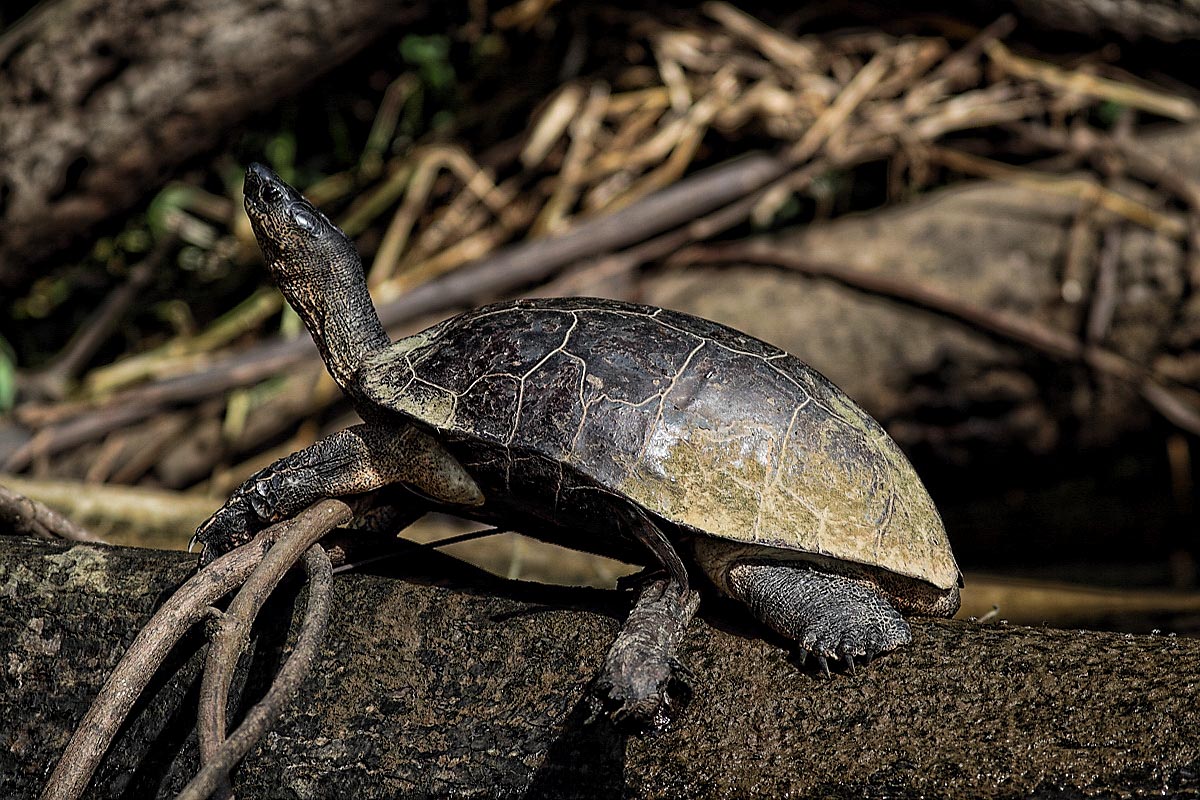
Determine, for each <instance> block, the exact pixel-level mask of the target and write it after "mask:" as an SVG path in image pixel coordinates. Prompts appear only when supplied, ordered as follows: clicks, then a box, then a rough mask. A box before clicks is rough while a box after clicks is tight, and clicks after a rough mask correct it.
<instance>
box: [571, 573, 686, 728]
mask: <svg viewBox="0 0 1200 800" xmlns="http://www.w3.org/2000/svg"><path fill="white" fill-rule="evenodd" d="M699 603H700V597H699V595H698V594H697V593H696V592H695V591H693V590H690V589H685V588H683V587H681V586H680V585H679V584H678V583H677V582H676V581H674V580H672V579H660V580H653V581H650V582H648V583H645V584H644V585H643V586H642V589H641V592H640V594H639V596H638V599H637V602H636V603H635V604H634V607H633V610H632V611H630V612H629V617H628V618H627V619H626V620H625V624H624V625H623V626H622V627H621V632H620V633H619V634H617V638H616V640H615V641H614V642H613V644H612V647H611V648H609V651H608V655H607V656H605V658H604V667H603V669H602V671H601V673H600V676H599V677H598V678H597V679H596V684H595V687H594V690H593V691H594V698H595V701H596V703H595V706H596V710H603V711H606V712H607V713H608V715H609V716H610V717H611V718H612V720H613V722H614V723H615V724H616V726H617V727H618V728H620V729H623V730H629V731H633V732H637V733H643V732H657V731H660V730H662V729H664V728H665V727H666V726H667V725H668V724H669V723H670V721H671V718H672V715H673V713H674V712H675V710H676V708H677V706H679V705H682V703H683V702H684V701H686V698H687V694H688V690H687V686H686V683H684V681H683V675H685V674H686V673H687V669H686V667H684V666H683V664H682V663H681V662H680V661H679V659H678V658H677V657H676V656H675V649H676V647H677V646H678V644H679V642H680V640H681V639H682V638H683V635H684V633H685V632H686V630H687V626H688V623H689V622H691V619H692V617H693V616H694V615H695V613H696V607H697V606H698V605H699Z"/></svg>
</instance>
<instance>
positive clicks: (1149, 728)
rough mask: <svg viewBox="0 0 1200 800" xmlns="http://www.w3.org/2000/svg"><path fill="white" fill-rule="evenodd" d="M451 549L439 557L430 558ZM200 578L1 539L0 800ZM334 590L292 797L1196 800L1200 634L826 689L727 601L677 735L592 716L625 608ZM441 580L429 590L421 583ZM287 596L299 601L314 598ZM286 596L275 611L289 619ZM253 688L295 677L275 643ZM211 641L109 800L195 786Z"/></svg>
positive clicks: (288, 763) (131, 750) (907, 656)
mask: <svg viewBox="0 0 1200 800" xmlns="http://www.w3.org/2000/svg"><path fill="white" fill-rule="evenodd" d="M431 558H433V557H431ZM192 564H193V561H192V560H191V559H189V558H187V557H185V556H183V555H180V554H176V553H163V552H155V551H146V550H132V549H120V548H105V547H101V546H94V545H77V546H74V547H70V546H67V545H62V544H52V543H44V542H37V541H33V540H18V539H11V538H5V539H0V593H2V594H3V596H4V597H5V603H6V611H5V613H4V614H3V615H0V648H2V649H3V652H5V653H6V654H7V656H6V661H5V665H4V673H3V684H4V685H3V692H2V693H0V719H3V720H4V721H5V722H4V725H3V728H2V729H0V738H2V742H0V743H2V745H3V746H0V795H3V796H5V797H13V798H23V797H32V796H34V795H35V794H36V793H37V791H38V790H39V788H40V784H41V781H42V780H44V778H45V775H46V774H47V773H48V770H49V768H50V766H51V765H52V763H53V761H54V760H55V759H56V758H57V756H58V754H59V753H60V752H61V750H62V748H63V746H64V744H65V742H66V739H67V737H68V735H69V732H70V729H71V727H72V725H74V724H75V723H76V722H77V721H78V720H79V718H80V717H81V716H82V714H83V712H84V710H85V708H86V707H87V705H88V704H89V703H90V702H91V699H92V698H93V697H94V696H95V694H96V691H97V690H98V688H99V686H100V684H101V682H102V681H103V679H104V677H105V675H106V674H107V672H108V671H109V670H110V669H111V668H112V666H113V665H114V664H115V663H116V661H117V659H118V658H119V657H120V655H121V653H122V651H123V649H124V648H125V647H126V646H127V645H128V644H129V642H130V641H131V640H132V639H133V637H134V635H135V633H136V631H137V629H138V627H139V626H140V625H141V624H142V623H143V622H144V621H145V620H146V619H147V618H148V616H149V615H150V613H151V612H152V610H153V608H154V606H155V605H156V603H157V602H159V601H160V599H161V598H162V596H163V594H164V593H165V592H167V591H170V590H171V589H172V588H173V587H174V586H176V585H178V583H179V582H181V581H182V580H183V578H184V577H185V576H186V575H187V574H188V572H189V570H190V569H191V566H192ZM407 569H408V571H409V575H408V579H406V580H395V579H392V578H385V577H378V576H344V577H339V578H338V579H337V581H336V582H335V598H334V608H333V616H332V620H331V626H330V627H331V636H330V639H329V640H328V641H327V642H326V644H325V647H324V652H323V654H322V655H321V656H319V657H318V663H317V665H316V668H315V669H314V670H313V673H312V676H311V677H310V679H309V681H308V683H307V684H306V685H305V687H304V688H303V689H302V693H301V696H300V697H299V698H298V699H297V701H296V703H295V705H294V707H293V708H292V709H291V711H290V712H289V713H287V714H286V715H285V717H284V719H283V721H282V722H281V724H280V726H279V727H278V728H277V729H276V730H275V731H274V732H272V733H270V734H268V735H267V737H266V738H265V739H264V740H263V742H262V744H261V745H260V746H259V747H258V748H257V749H256V750H255V751H253V752H252V753H251V755H250V756H249V758H248V759H247V761H246V762H245V764H244V765H243V766H242V767H241V769H240V770H239V771H238V772H237V773H236V776H235V788H236V790H237V791H238V792H239V795H240V796H244V797H256V798H273V797H297V796H299V797H327V796H356V797H404V798H425V797H446V796H456V797H457V796H463V797H514V796H525V797H561V798H571V797H605V798H607V797H637V798H659V797H662V798H705V797H733V796H751V795H754V796H765V797H779V796H793V797H854V798H860V797H881V796H885V795H886V796H892V797H895V796H917V795H921V796H926V797H986V798H1004V797H1014V798H1015V797H1029V796H1038V797H1049V796H1054V797H1079V796H1084V795H1085V794H1086V795H1087V796H1114V795H1117V794H1122V795H1137V794H1142V793H1146V794H1149V793H1156V794H1167V795H1171V796H1182V795H1185V794H1187V795H1191V794H1192V793H1196V792H1200V681H1198V680H1197V675H1200V642H1197V641H1195V640H1189V639H1182V638H1175V637H1169V636H1149V637H1146V636H1127V635H1117V634H1101V633H1088V632H1082V631H1054V630H1043V629H1035V628H1016V627H993V626H988V625H981V624H977V623H969V622H918V623H917V624H915V625H914V641H913V643H912V644H911V645H909V646H907V647H905V648H902V649H901V650H899V651H897V652H896V653H893V654H891V655H888V656H886V657H883V658H880V659H878V660H877V661H876V662H874V663H872V664H871V665H869V666H868V667H866V668H865V669H863V670H861V671H860V672H859V674H858V675H857V676H854V677H851V676H848V675H844V674H838V675H835V676H834V678H833V679H832V680H828V681H827V680H824V679H821V678H819V677H818V676H817V675H816V673H815V671H814V670H812V669H804V668H800V667H798V666H797V665H796V664H795V663H794V661H793V660H792V659H789V657H788V655H787V653H786V652H785V651H784V650H782V649H781V647H780V642H779V641H777V640H775V639H773V638H769V637H768V635H767V634H765V633H764V632H763V631H761V630H758V629H756V628H752V627H750V625H749V623H748V622H747V621H746V617H745V615H744V614H743V613H741V612H740V611H739V610H737V609H735V608H733V607H732V606H731V605H730V604H728V603H721V602H711V601H710V602H707V603H706V604H705V606H706V607H705V608H702V611H701V616H702V617H703V619H698V620H697V621H696V622H695V623H693V625H692V626H691V628H690V630H689V632H688V635H687V636H686V638H685V640H684V643H683V646H682V650H681V655H682V657H683V658H684V660H685V661H686V662H687V663H688V664H689V665H690V666H691V667H692V669H693V670H694V672H695V677H694V679H693V687H694V690H695V695H694V697H693V699H692V701H691V703H690V705H688V706H687V708H686V709H685V710H684V712H683V713H682V715H681V717H680V718H679V719H678V720H677V722H676V724H675V725H674V726H673V727H672V728H671V729H670V730H669V731H668V732H667V733H666V734H664V735H662V736H659V737H657V738H650V739H639V738H629V737H625V736H622V735H619V734H618V733H616V732H615V731H613V730H612V729H611V728H610V727H609V726H608V725H607V724H605V723H603V722H593V723H588V722H587V721H586V719H587V716H588V705H587V703H586V700H585V698H586V692H587V685H588V682H589V680H590V679H591V678H592V677H593V676H594V675H595V674H596V672H597V670H598V669H599V667H600V665H601V663H602V660H603V658H604V653H605V650H606V648H607V647H608V645H609V644H610V642H611V641H612V637H613V636H614V634H615V632H616V630H617V628H618V625H619V619H620V617H621V615H622V614H623V613H624V612H625V611H626V610H627V609H628V602H629V600H628V598H627V597H625V596H622V595H618V594H616V593H612V592H598V591H596V590H583V589H555V588H551V587H544V586H537V585H532V584H514V583H510V582H505V581H500V580H499V579H484V578H474V579H470V580H467V579H465V578H464V577H463V576H462V575H460V576H459V577H458V578H457V580H456V583H455V584H454V585H452V586H447V585H444V581H443V585H434V584H432V583H430V580H429V578H428V576H429V575H431V574H434V575H436V574H441V575H445V574H447V569H446V567H445V559H437V558H434V560H414V561H412V562H410V563H409V564H408V565H407ZM421 575H424V576H426V577H424V578H420V577H414V576H421ZM294 593H295V592H294V589H293V599H294ZM291 601H292V599H289V600H288V601H286V602H282V603H279V604H277V605H276V606H275V608H274V609H273V611H272V612H270V613H274V614H276V615H282V617H283V618H284V619H286V617H287V615H288V613H290V611H291V608H290V603H291ZM262 628H263V632H262V633H261V635H260V639H259V642H258V646H257V650H256V654H255V656H254V658H253V659H252V661H251V664H250V667H249V669H248V671H247V672H248V676H247V680H248V683H249V685H250V687H251V690H250V691H251V693H252V692H253V691H254V690H255V687H257V690H258V691H261V688H262V686H263V685H264V681H266V680H269V677H270V674H271V673H272V672H273V670H274V669H275V668H276V667H277V664H278V660H279V648H280V646H281V645H282V639H283V637H284V634H283V629H284V628H286V625H284V624H275V623H273V622H272V621H270V620H267V621H266V624H264V625H263V626H262ZM200 644H201V641H200V637H199V636H193V637H191V638H190V639H189V640H187V641H186V642H185V644H184V645H181V646H180V648H179V651H178V652H177V653H176V654H175V655H174V656H173V657H172V663H171V665H170V667H171V670H174V672H172V674H171V675H166V674H164V675H162V676H159V677H158V678H156V679H155V681H154V682H153V683H152V695H153V696H152V697H151V698H150V699H149V701H148V702H146V703H144V704H142V705H140V706H139V707H138V709H137V711H136V712H135V714H136V715H135V718H134V719H133V720H132V722H131V723H130V724H129V725H128V726H127V728H126V729H125V731H124V732H123V733H122V735H121V737H120V738H119V739H118V741H117V743H116V745H115V748H114V751H113V752H111V753H110V754H109V756H108V758H107V760H106V762H105V765H104V766H103V767H102V768H101V771H100V774H99V776H98V778H97V779H96V781H95V782H94V783H93V792H94V794H93V796H95V797H116V796H119V795H121V796H137V797H149V796H171V795H172V794H173V793H174V792H176V791H178V789H179V788H180V787H181V786H182V783H183V781H184V780H186V778H187V777H188V775H189V774H190V773H191V771H193V770H194V769H195V766H196V755H195V738H194V736H192V735H191V734H190V728H191V726H192V725H193V724H194V707H195V684H196V680H197V678H196V672H197V667H198V659H196V658H195V657H194V654H195V652H196V650H197V648H198V647H199V646H200Z"/></svg>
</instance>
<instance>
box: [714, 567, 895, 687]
mask: <svg viewBox="0 0 1200 800" xmlns="http://www.w3.org/2000/svg"><path fill="white" fill-rule="evenodd" d="M728 584H729V588H730V590H731V591H732V593H733V595H734V596H735V597H737V598H738V599H739V600H741V601H742V602H744V603H745V604H746V605H747V606H749V607H750V610H751V612H752V613H753V614H754V615H755V616H756V617H757V618H758V619H759V620H761V621H762V622H764V623H766V624H767V625H768V626H770V627H771V628H773V629H774V630H776V631H778V632H779V633H781V634H783V635H784V636H786V637H787V638H788V639H791V640H792V641H793V642H795V643H796V645H797V647H799V648H800V651H801V656H802V658H801V663H804V660H805V659H806V658H807V656H809V655H811V656H814V657H815V658H816V662H817V664H818V665H819V666H820V668H821V671H822V672H823V673H824V674H825V675H826V676H829V675H830V674H831V670H830V668H829V662H830V661H840V662H841V663H842V664H843V665H844V666H845V668H846V671H847V672H850V673H852V674H853V673H854V672H855V670H856V668H857V667H858V666H861V665H863V664H865V663H866V662H868V661H870V660H871V659H873V658H874V657H875V656H877V655H879V654H881V653H886V652H888V651H889V650H894V649H896V648H897V647H900V646H901V645H904V644H908V643H909V642H910V641H911V640H912V632H911V630H910V628H909V627H908V623H907V622H906V621H905V620H904V617H902V616H901V615H900V612H899V611H897V610H896V609H895V608H893V607H892V605H891V604H890V603H889V602H888V600H887V598H886V597H884V595H883V593H882V592H881V591H879V589H877V588H875V586H874V585H872V584H871V583H869V582H868V581H865V580H861V579H857V578H850V577H846V576H844V575H835V574H832V573H828V572H822V571H820V570H817V569H814V568H812V567H809V566H807V565H804V564H752V563H738V564H734V565H733V566H732V567H731V568H730V570H729V577H728Z"/></svg>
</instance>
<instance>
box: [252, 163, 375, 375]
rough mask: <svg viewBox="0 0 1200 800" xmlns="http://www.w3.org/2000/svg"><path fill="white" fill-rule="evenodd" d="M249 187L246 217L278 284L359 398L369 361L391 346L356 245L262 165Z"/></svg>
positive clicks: (332, 371) (329, 363) (334, 369)
mask: <svg viewBox="0 0 1200 800" xmlns="http://www.w3.org/2000/svg"><path fill="white" fill-rule="evenodd" d="M242 188H243V195H244V196H245V202H246V216H248V217H249V218H250V225H251V227H252V228H254V236H255V238H256V239H258V245H259V247H261V248H262V252H263V258H264V259H265V260H266V262H267V268H268V269H270V270H271V275H272V276H273V277H274V278H275V283H276V284H278V285H279V290H280V291H281V292H282V293H283V296H284V297H285V298H287V301H288V303H290V304H291V306H292V308H294V309H295V310H296V313H297V314H298V315H299V316H300V319H302V320H303V321H304V324H305V326H306V327H307V328H308V331H309V333H311V334H312V337H313V341H315V342H316V343H317V348H318V349H319V350H320V351H321V355H322V356H323V357H324V359H325V365H326V366H327V367H328V368H329V372H330V374H332V375H333V378H334V380H336V381H337V382H338V384H339V385H340V386H341V387H342V388H343V389H344V390H346V391H348V392H352V391H353V387H354V382H355V373H356V372H357V370H358V368H359V366H360V365H361V364H362V361H363V358H365V357H366V355H368V354H369V353H371V352H372V351H375V350H378V349H380V348H382V347H386V346H387V345H388V344H389V341H388V338H387V334H386V333H385V332H384V330H383V326H382V325H380V324H379V317H378V316H377V315H376V313H375V307H374V306H373V305H372V303H371V295H370V294H369V293H368V292H367V282H366V278H365V277H364V275H363V268H362V262H361V261H360V260H359V258H358V251H357V250H355V249H354V242H352V241H350V237H349V236H347V235H346V234H345V233H343V232H342V230H341V229H340V228H338V227H337V226H336V225H334V224H333V223H332V222H330V221H329V218H328V217H326V216H325V215H324V214H322V213H321V212H320V211H318V210H317V209H316V208H315V207H314V206H313V204H312V203H310V202H309V201H308V200H307V199H306V198H305V197H304V196H303V195H302V194H300V192H298V191H296V190H295V189H293V188H292V187H291V186H289V185H288V184H287V183H285V182H284V180H283V179H282V178H280V177H279V176H278V175H276V174H275V173H274V172H272V171H271V170H270V169H269V168H268V167H264V166H263V165H262V164H251V165H250V167H249V168H248V169H247V170H246V180H245V183H244V184H243V187H242Z"/></svg>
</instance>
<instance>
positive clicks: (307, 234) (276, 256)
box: [242, 163, 362, 299]
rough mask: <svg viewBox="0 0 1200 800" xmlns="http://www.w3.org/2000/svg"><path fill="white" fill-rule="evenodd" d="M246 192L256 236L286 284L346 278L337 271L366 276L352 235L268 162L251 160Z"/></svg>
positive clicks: (273, 269) (279, 279) (273, 271)
mask: <svg viewBox="0 0 1200 800" xmlns="http://www.w3.org/2000/svg"><path fill="white" fill-rule="evenodd" d="M242 193H243V195H244V196H245V202H246V216H248V217H249V218H250V225H251V226H252V227H253V228H254V236H255V238H257V239H258V245H259V247H261V248H262V251H263V257H264V258H265V259H266V262H267V266H268V267H269V268H270V270H271V274H272V275H274V277H275V280H276V282H277V283H279V284H280V287H281V288H283V287H285V286H288V285H292V284H296V283H297V282H300V283H305V282H308V283H312V284H318V285H319V284H325V283H326V282H328V281H329V280H331V279H333V280H335V282H341V281H337V280H336V279H337V278H339V277H341V276H339V275H337V273H338V272H348V273H349V275H348V276H347V277H349V278H350V279H355V278H357V279H358V280H361V279H362V277H361V276H362V266H361V262H359V260H358V253H357V252H356V251H355V249H354V243H353V242H351V241H350V238H349V237H348V236H346V234H344V233H342V231H341V230H340V229H339V228H338V227H337V226H336V225H334V224H333V223H332V222H330V221H329V218H328V217H326V216H325V215H324V214H322V213H321V212H320V211H318V210H317V209H316V208H314V207H313V204H312V203H310V202H308V200H307V199H306V198H305V197H304V195H302V194H300V192H298V191H296V190H295V189H294V188H292V187H291V186H289V185H288V184H287V183H285V182H284V180H283V179H282V178H280V177H279V176H278V175H276V174H275V173H274V172H273V171H272V170H271V169H270V168H269V167H265V166H263V165H262V164H258V163H254V164H251V165H250V167H249V169H247V170H246V181H245V183H244V184H243V187H242ZM289 299H290V298H289Z"/></svg>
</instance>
